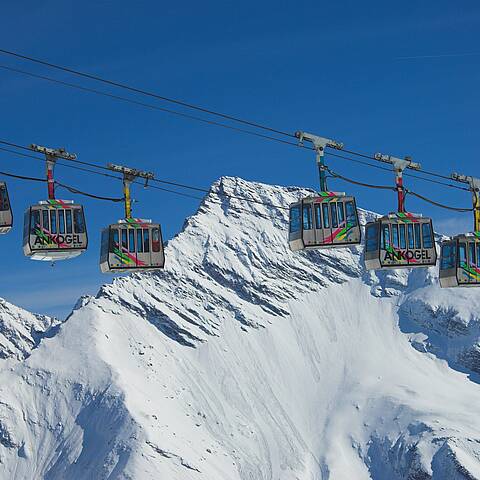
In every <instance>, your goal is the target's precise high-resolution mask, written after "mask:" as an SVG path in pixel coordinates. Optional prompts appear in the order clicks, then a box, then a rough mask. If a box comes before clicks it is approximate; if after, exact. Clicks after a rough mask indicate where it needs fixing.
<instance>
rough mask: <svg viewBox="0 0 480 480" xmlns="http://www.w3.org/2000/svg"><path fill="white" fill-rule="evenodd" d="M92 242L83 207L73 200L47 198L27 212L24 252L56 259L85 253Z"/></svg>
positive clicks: (45, 259)
mask: <svg viewBox="0 0 480 480" xmlns="http://www.w3.org/2000/svg"><path fill="white" fill-rule="evenodd" d="M87 245H88V238H87V229H86V226H85V217H84V213H83V207H82V206H81V205H78V204H74V203H73V202H72V201H71V200H46V201H40V202H39V203H38V205H33V206H31V207H30V208H29V209H28V210H27V211H26V212H25V221H24V230H23V252H24V254H25V255H26V256H27V257H30V258H31V259H32V260H43V261H48V262H53V261H57V260H68V259H70V258H74V257H77V256H78V255H80V254H82V253H83V252H84V251H85V250H86V249H87Z"/></svg>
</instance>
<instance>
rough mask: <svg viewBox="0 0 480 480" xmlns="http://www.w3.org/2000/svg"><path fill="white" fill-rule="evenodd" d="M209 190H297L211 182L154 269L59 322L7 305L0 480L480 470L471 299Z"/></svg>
mask: <svg viewBox="0 0 480 480" xmlns="http://www.w3.org/2000/svg"><path fill="white" fill-rule="evenodd" d="M216 192H225V193H229V194H233V195H236V196H240V197H247V198H250V199H252V200H258V201H260V202H263V203H264V204H275V205H288V203H290V202H291V201H293V200H296V199H297V198H299V197H300V196H301V195H302V194H304V193H305V192H302V191H299V190H298V189H296V188H283V187H273V186H268V185H263V184H258V183H251V182H246V181H244V180H241V179H237V178H222V179H221V180H220V181H219V182H217V183H215V184H214V185H213V187H212V193H211V194H209V195H208V196H207V197H206V198H205V200H204V202H203V203H202V205H201V206H200V208H199V210H198V212H197V213H196V214H195V215H194V216H192V217H191V218H189V219H188V221H187V222H186V224H185V227H184V230H183V231H182V232H181V233H180V234H179V235H178V236H177V237H176V238H174V239H173V240H172V241H170V242H169V245H168V248H167V251H166V256H167V257H166V258H167V264H166V269H165V271H164V272H162V273H160V274H143V275H132V276H130V277H123V278H118V279H116V280H114V281H113V283H112V284H109V285H106V286H104V287H103V288H102V289H101V291H100V292H99V293H98V295H97V296H96V297H95V298H93V297H92V298H84V299H82V300H81V301H80V302H79V304H78V305H77V308H76V309H75V310H74V311H73V312H72V314H71V315H70V317H69V318H68V319H67V320H66V321H65V322H64V323H62V324H57V323H55V322H53V321H52V320H50V319H47V318H45V317H39V316H32V315H31V314H28V313H26V312H20V311H19V310H18V309H16V308H15V307H13V306H11V305H8V304H6V303H4V304H2V306H1V308H2V309H3V310H2V312H1V317H0V318H1V319H2V325H1V328H2V335H3V336H4V337H2V339H1V348H2V350H1V351H2V352H7V353H4V354H2V357H4V359H3V360H0V479H1V480H3V479H8V480H10V479H16V480H17V479H18V480H20V479H22V480H23V479H25V480H32V479H48V480H52V479H69V480H70V479H72V480H77V479H78V480H80V479H88V480H91V479H95V480H96V479H135V480H137V479H139V480H144V479H145V480H148V479H155V480H158V479H168V480H187V479H188V480H190V479H192V480H194V479H198V480H267V479H268V480H290V479H298V480H313V479H316V480H327V479H330V480H363V479H365V480H366V479H373V480H427V479H434V480H460V479H461V480H464V479H480V416H479V414H480V386H479V384H478V376H477V375H478V373H480V344H479V337H480V335H479V325H480V323H479V317H478V312H479V308H478V307H479V305H480V292H477V291H473V290H468V291H455V292H452V291H449V290H443V291H442V290H440V288H439V287H438V285H437V279H436V276H437V274H436V272H435V270H434V269H431V270H422V271H420V270H417V271H413V272H408V271H391V272H388V273H384V272H382V273H381V274H378V275H377V274H375V273H368V272H366V271H365V270H364V269H363V266H362V261H361V257H362V249H361V248H351V249H341V250H336V251H333V250H332V251H326V252H318V251H317V252H308V253H293V252H290V251H289V249H288V246H287V243H286V235H287V234H286V222H287V212H286V211H285V210H283V209H277V208H272V207H269V206H267V205H264V204H260V203H246V202H243V201H241V200H239V199H236V198H232V199H227V198H225V197H224V196H221V197H219V196H218V195H216ZM372 216H373V214H371V213H367V212H364V213H363V219H364V220H365V217H372ZM52 322H53V323H52ZM38 332H44V333H43V334H40V333H38ZM3 338H6V339H8V341H9V342H11V343H12V345H15V347H12V346H5V345H6V342H7V340H4V339H3ZM40 338H41V341H40Z"/></svg>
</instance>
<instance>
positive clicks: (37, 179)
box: [0, 172, 47, 182]
mask: <svg viewBox="0 0 480 480" xmlns="http://www.w3.org/2000/svg"><path fill="white" fill-rule="evenodd" d="M0 175H4V176H5V177H12V178H17V179H19V180H30V181H32V182H46V181H47V180H46V179H45V178H37V177H26V176H25V175H15V174H13V173H9V172H0Z"/></svg>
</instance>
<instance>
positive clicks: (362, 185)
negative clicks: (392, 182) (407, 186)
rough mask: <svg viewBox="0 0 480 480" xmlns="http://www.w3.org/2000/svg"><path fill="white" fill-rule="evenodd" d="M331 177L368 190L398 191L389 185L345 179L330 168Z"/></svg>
mask: <svg viewBox="0 0 480 480" xmlns="http://www.w3.org/2000/svg"><path fill="white" fill-rule="evenodd" d="M326 170H327V171H328V172H329V173H330V175H332V177H334V178H340V179H341V180H345V181H346V182H349V183H353V184H354V185H360V186H361V187H368V188H376V189H379V190H394V191H396V188H395V187H391V186H387V185H372V184H370V183H363V182H357V181H356V180H352V179H350V178H347V177H344V176H342V175H340V174H338V173H336V172H333V171H332V170H330V169H329V168H327V169H326Z"/></svg>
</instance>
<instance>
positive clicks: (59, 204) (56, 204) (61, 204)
mask: <svg viewBox="0 0 480 480" xmlns="http://www.w3.org/2000/svg"><path fill="white" fill-rule="evenodd" d="M47 201H48V206H49V207H50V208H72V204H68V203H65V201H64V200H57V199H53V200H52V199H50V200H47Z"/></svg>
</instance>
